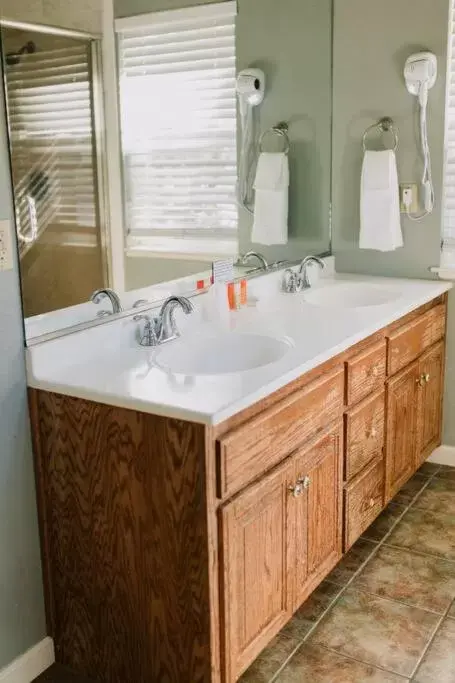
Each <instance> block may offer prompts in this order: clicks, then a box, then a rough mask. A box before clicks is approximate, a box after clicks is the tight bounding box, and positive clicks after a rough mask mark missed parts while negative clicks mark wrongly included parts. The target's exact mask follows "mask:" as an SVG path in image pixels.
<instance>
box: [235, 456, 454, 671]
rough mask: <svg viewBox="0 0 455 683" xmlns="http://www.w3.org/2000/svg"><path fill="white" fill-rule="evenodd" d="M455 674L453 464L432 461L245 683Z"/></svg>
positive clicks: (319, 591)
mask: <svg viewBox="0 0 455 683" xmlns="http://www.w3.org/2000/svg"><path fill="white" fill-rule="evenodd" d="M406 681H408V682H410V681H412V682H413V683H455V469H453V468H448V467H444V466H442V467H440V466H439V465H433V464H431V463H426V464H425V465H423V467H422V468H421V469H420V470H419V472H418V473H417V474H416V475H414V477H412V479H411V480H410V481H409V482H408V483H407V484H406V485H405V486H404V487H403V489H402V490H401V491H400V492H399V493H398V494H397V496H396V497H395V498H394V500H393V501H392V502H391V503H390V505H389V506H388V507H387V508H386V510H384V512H383V513H382V514H381V515H380V516H379V517H378V519H377V520H376V521H375V522H374V523H373V524H372V526H371V527H370V528H369V529H368V530H367V531H366V532H365V534H364V535H363V537H362V538H361V539H360V540H359V541H358V542H357V543H356V544H355V546H354V547H353V548H352V549H351V551H350V552H349V553H348V554H347V555H346V556H345V557H344V558H343V559H342V560H341V562H340V563H339V564H338V565H337V566H336V567H335V569H334V570H333V571H332V572H331V574H329V576H328V577H327V578H326V580H325V581H324V582H323V583H322V584H321V585H320V586H319V588H318V589H317V590H316V591H315V593H313V595H312V596H311V597H310V598H309V599H308V600H307V601H306V602H305V604H304V605H303V606H302V607H301V608H300V610H299V611H298V612H297V613H296V614H295V615H294V617H293V618H292V620H291V621H290V623H289V624H287V625H286V626H285V628H284V629H283V630H282V631H281V632H280V633H279V634H278V636H277V637H276V638H275V639H274V640H273V642H272V643H271V644H270V645H269V647H268V648H266V650H265V651H264V652H263V653H262V654H261V655H259V657H258V659H257V660H256V661H255V662H254V663H253V664H252V666H251V667H250V668H249V669H248V671H247V672H246V673H245V674H244V675H243V676H242V678H241V683H405V682H406Z"/></svg>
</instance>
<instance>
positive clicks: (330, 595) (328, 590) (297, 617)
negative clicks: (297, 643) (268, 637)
mask: <svg viewBox="0 0 455 683" xmlns="http://www.w3.org/2000/svg"><path fill="white" fill-rule="evenodd" d="M341 590H343V589H342V587H341V586H338V585H336V584H334V583H329V582H328V581H324V582H323V583H321V585H320V586H319V587H318V588H316V590H315V591H314V593H312V594H311V595H310V597H309V598H308V600H306V601H305V602H304V603H303V605H302V606H301V607H300V609H298V610H297V612H296V613H295V614H294V616H293V617H292V619H291V621H290V622H289V623H288V624H287V625H286V626H285V627H284V629H283V630H282V631H281V633H283V634H284V635H287V636H291V637H293V638H297V639H299V640H303V638H304V637H305V636H306V634H307V633H308V631H309V630H310V628H311V627H312V626H314V624H315V623H316V621H317V620H318V619H319V618H320V617H321V616H322V615H323V614H324V612H325V611H326V609H327V608H328V606H329V605H330V603H331V602H332V600H334V598H336V596H337V595H339V593H340V591H341Z"/></svg>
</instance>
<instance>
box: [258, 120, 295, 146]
mask: <svg viewBox="0 0 455 683" xmlns="http://www.w3.org/2000/svg"><path fill="white" fill-rule="evenodd" d="M288 131H289V126H288V124H287V123H286V122H285V121H281V123H277V125H276V126H272V128H269V129H268V130H265V131H264V132H263V133H262V135H261V137H260V138H259V151H260V152H261V154H262V153H263V151H264V149H263V142H264V139H265V138H266V136H267V135H272V134H273V135H279V136H280V137H282V138H283V139H284V141H285V143H286V148H285V149H284V150H283V151H284V154H288V153H289V150H290V148H291V143H290V141H289V135H288Z"/></svg>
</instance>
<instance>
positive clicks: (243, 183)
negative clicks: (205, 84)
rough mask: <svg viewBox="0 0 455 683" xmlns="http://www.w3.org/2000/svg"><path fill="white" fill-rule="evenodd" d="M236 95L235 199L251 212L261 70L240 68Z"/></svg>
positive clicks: (262, 90) (262, 92) (261, 93)
mask: <svg viewBox="0 0 455 683" xmlns="http://www.w3.org/2000/svg"><path fill="white" fill-rule="evenodd" d="M237 96H238V98H239V111H240V130H241V136H242V137H241V143H240V160H239V180H238V190H237V193H238V202H239V204H240V206H242V207H243V208H244V209H246V210H247V211H249V213H253V211H252V209H251V203H252V192H253V182H254V178H253V173H254V170H255V162H256V158H257V154H256V147H257V131H256V126H255V119H254V114H253V111H254V108H255V107H257V106H258V105H259V104H261V103H262V101H263V100H264V96H265V74H264V72H263V71H261V69H244V70H243V71H241V72H240V73H239V75H238V76H237Z"/></svg>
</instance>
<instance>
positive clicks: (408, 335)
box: [387, 304, 446, 375]
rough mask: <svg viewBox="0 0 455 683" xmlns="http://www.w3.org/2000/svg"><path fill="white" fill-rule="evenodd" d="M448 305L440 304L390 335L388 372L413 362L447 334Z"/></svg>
mask: <svg viewBox="0 0 455 683" xmlns="http://www.w3.org/2000/svg"><path fill="white" fill-rule="evenodd" d="M445 326H446V307H445V305H444V304H438V305H437V306H435V307H434V308H432V309H431V310H430V311H427V313H424V315H423V316H422V317H421V318H418V319H417V320H413V321H412V322H411V323H408V324H407V325H404V326H403V327H401V328H399V329H398V330H397V331H396V332H394V333H393V334H391V335H390V336H389V337H388V358H387V363H388V373H389V375H394V374H395V373H397V372H398V371H399V370H401V369H402V368H405V367H406V366H407V365H409V364H410V363H412V361H413V360H415V359H416V358H418V357H419V356H420V354H421V353H423V351H425V349H428V348H429V347H430V346H431V345H432V344H435V343H436V342H437V341H439V340H440V339H442V337H443V336H444V334H445Z"/></svg>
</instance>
